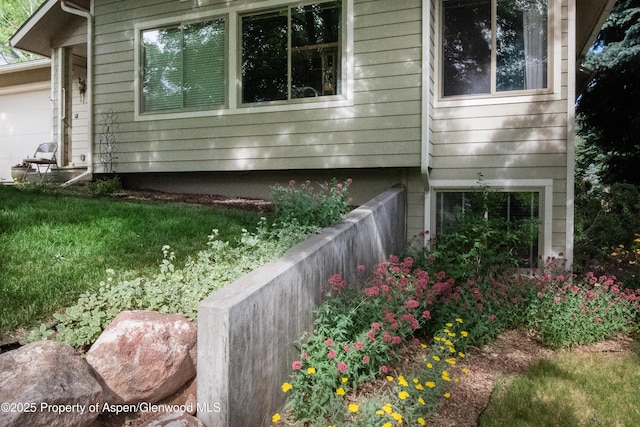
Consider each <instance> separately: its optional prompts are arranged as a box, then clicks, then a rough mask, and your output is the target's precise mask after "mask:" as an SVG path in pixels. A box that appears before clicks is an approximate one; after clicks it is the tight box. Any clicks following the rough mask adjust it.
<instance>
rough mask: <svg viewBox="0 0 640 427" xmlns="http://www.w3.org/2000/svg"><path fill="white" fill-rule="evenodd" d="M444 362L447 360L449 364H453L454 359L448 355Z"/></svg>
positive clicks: (454, 362)
mask: <svg viewBox="0 0 640 427" xmlns="http://www.w3.org/2000/svg"><path fill="white" fill-rule="evenodd" d="M445 362H447V363H448V364H449V365H455V364H456V359H454V358H453V357H450V358H448V359H445Z"/></svg>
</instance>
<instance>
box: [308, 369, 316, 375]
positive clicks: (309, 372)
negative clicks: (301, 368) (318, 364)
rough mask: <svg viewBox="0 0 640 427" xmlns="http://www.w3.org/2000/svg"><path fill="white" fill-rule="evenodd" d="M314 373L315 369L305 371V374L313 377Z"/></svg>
mask: <svg viewBox="0 0 640 427" xmlns="http://www.w3.org/2000/svg"><path fill="white" fill-rule="evenodd" d="M315 373H316V368H308V369H307V374H309V375H313V374H315Z"/></svg>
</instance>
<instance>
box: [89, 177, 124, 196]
mask: <svg viewBox="0 0 640 427" xmlns="http://www.w3.org/2000/svg"><path fill="white" fill-rule="evenodd" d="M120 190H122V183H121V182H120V178H119V177H117V176H115V177H113V178H104V179H98V180H96V181H93V182H91V183H90V184H89V191H90V192H91V194H93V195H95V196H110V195H112V194H113V193H116V192H118V191H120Z"/></svg>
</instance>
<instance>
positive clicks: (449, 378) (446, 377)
mask: <svg viewBox="0 0 640 427" xmlns="http://www.w3.org/2000/svg"><path fill="white" fill-rule="evenodd" d="M441 376H442V379H443V380H444V381H451V377H450V376H449V372H447V371H442V375H441Z"/></svg>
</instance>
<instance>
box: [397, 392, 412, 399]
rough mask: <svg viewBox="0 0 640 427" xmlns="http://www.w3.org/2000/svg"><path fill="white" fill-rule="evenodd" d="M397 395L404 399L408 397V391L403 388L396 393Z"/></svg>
mask: <svg viewBox="0 0 640 427" xmlns="http://www.w3.org/2000/svg"><path fill="white" fill-rule="evenodd" d="M398 397H399V398H400V400H405V399H406V398H407V397H409V393H407V392H406V391H404V390H403V391H401V392H400V393H398Z"/></svg>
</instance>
